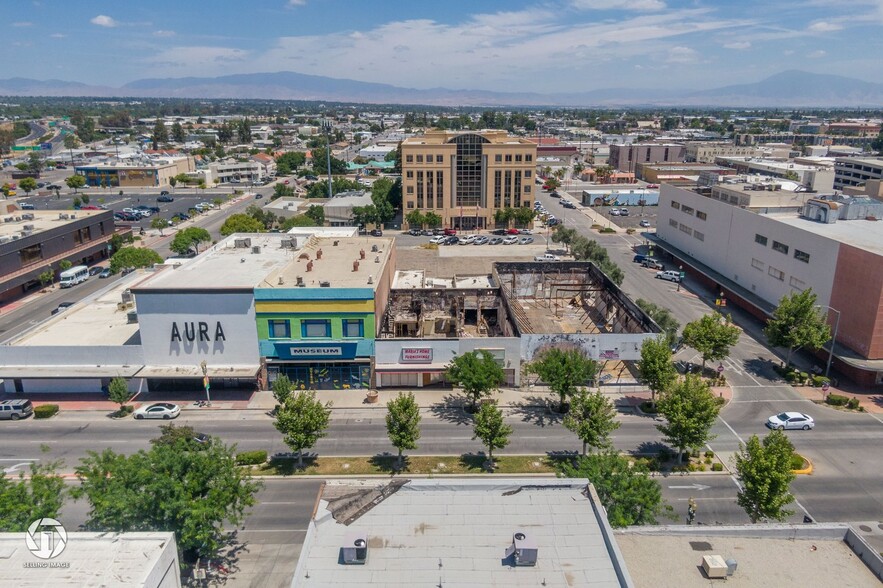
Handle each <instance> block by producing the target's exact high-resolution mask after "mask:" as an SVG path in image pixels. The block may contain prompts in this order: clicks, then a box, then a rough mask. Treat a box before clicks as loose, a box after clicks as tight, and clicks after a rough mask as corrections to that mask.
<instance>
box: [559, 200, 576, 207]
mask: <svg viewBox="0 0 883 588" xmlns="http://www.w3.org/2000/svg"><path fill="white" fill-rule="evenodd" d="M561 204H562V205H564V208H576V204H574V203H573V202H571V201H570V200H562V201H561Z"/></svg>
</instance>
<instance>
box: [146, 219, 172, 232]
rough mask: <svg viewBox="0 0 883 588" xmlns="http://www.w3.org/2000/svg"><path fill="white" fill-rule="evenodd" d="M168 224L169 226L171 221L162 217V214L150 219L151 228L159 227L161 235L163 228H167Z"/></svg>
mask: <svg viewBox="0 0 883 588" xmlns="http://www.w3.org/2000/svg"><path fill="white" fill-rule="evenodd" d="M168 226H169V221H168V220H166V219H164V218H162V217H161V216H155V217H153V218H152V219H150V228H151V229H158V230H159V236H160V237H162V236H163V229H165V228H166V227H168Z"/></svg>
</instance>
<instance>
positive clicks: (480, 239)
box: [472, 235, 490, 245]
mask: <svg viewBox="0 0 883 588" xmlns="http://www.w3.org/2000/svg"><path fill="white" fill-rule="evenodd" d="M489 241H490V239H488V238H487V237H485V236H484V235H481V236H479V237H476V238H475V240H474V241H473V242H472V244H473V245H485V244H487V243H488V242H489Z"/></svg>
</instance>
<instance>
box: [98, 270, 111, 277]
mask: <svg viewBox="0 0 883 588" xmlns="http://www.w3.org/2000/svg"><path fill="white" fill-rule="evenodd" d="M112 275H113V272H112V271H110V268H109V267H106V268H104V269H103V270H101V273H100V274H98V277H99V278H101V279H104V278H109V277H110V276H112Z"/></svg>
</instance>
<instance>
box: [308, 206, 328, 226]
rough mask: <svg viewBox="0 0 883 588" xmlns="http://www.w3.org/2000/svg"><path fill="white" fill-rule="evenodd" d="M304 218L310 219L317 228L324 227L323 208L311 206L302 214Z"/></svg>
mask: <svg viewBox="0 0 883 588" xmlns="http://www.w3.org/2000/svg"><path fill="white" fill-rule="evenodd" d="M304 216H306V217H307V218H309V219H311V220H312V221H313V222H314V223H315V225H316V226H317V227H322V226H324V225H325V208H323V207H321V206H317V205H315V204H314V205H312V206H310V207H309V208H307V212H306V213H304Z"/></svg>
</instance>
